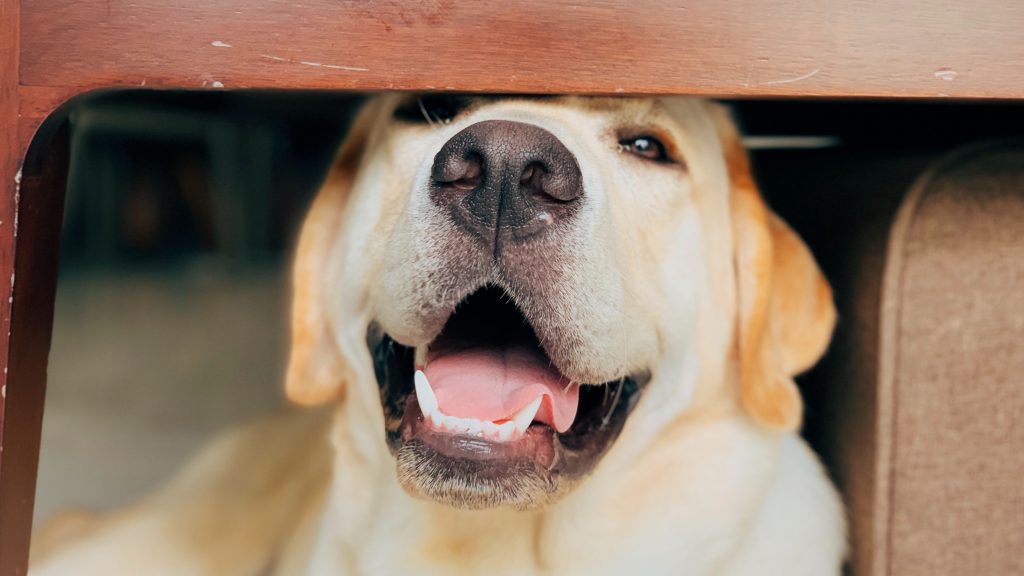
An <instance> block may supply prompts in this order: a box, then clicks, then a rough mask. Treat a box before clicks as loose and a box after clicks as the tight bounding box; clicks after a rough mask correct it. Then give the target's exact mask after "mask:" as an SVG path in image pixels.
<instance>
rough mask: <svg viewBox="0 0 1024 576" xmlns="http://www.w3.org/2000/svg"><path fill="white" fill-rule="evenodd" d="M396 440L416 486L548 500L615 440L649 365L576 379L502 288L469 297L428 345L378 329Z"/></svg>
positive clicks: (523, 503)
mask: <svg viewBox="0 0 1024 576" xmlns="http://www.w3.org/2000/svg"><path fill="white" fill-rule="evenodd" d="M370 344H371V346H372V349H373V351H374V360H375V369H376V372H377V380H378V382H379V384H380V387H381V400H382V403H383V406H384V414H385V419H386V427H387V438H388V444H389V446H390V447H391V449H392V451H393V452H394V454H395V455H396V457H397V459H398V468H399V479H400V481H401V482H402V484H403V486H405V488H406V489H407V490H410V491H411V492H413V493H415V494H418V495H422V496H426V497H430V498H433V499H435V500H439V501H442V502H445V503H447V504H450V505H453V506H458V507H462V508H486V507H492V506H500V505H510V506H513V507H515V508H520V509H525V508H532V507H536V506H540V505H543V504H544V503H546V502H547V501H550V500H551V499H552V498H553V497H556V496H558V495H559V494H561V493H564V492H565V491H566V490H567V489H568V488H570V487H571V486H572V485H573V484H574V482H575V481H576V480H578V479H579V478H580V477H582V476H584V475H585V474H586V473H587V472H589V471H590V470H591V469H592V468H593V467H594V466H595V465H596V464H597V462H598V461H599V460H600V457H601V456H602V455H603V454H604V452H605V451H606V450H607V449H608V448H609V447H610V446H611V444H612V442H613V440H614V439H615V438H616V436H618V434H619V432H620V431H621V430H622V426H623V424H624V423H625V420H626V417H627V415H628V414H629V412H630V410H631V409H632V407H633V405H634V404H635V402H636V400H637V398H638V392H639V391H640V388H641V387H642V385H643V384H644V382H645V381H646V376H640V377H627V378H622V379H617V380H614V381H611V382H606V383H581V382H573V381H571V380H569V379H567V378H566V377H564V376H563V375H562V374H561V373H560V372H559V370H558V368H557V366H556V363H555V362H554V361H552V359H551V358H549V356H548V355H547V354H546V353H545V351H544V348H543V347H542V346H541V344H540V342H539V340H538V338H537V336H536V334H535V333H534V330H533V328H532V327H531V326H530V323H529V322H528V321H527V319H526V318H525V317H524V315H523V314H522V313H521V312H520V310H519V309H518V307H517V306H516V305H515V303H514V302H513V300H512V299H511V298H510V297H509V296H508V295H507V294H506V293H505V292H504V291H503V290H501V289H499V288H496V287H491V286H488V287H484V288H482V289H480V290H478V291H476V292H475V293H473V294H472V295H471V296H469V297H468V298H466V299H465V300H463V301H462V303H460V304H459V305H458V306H457V307H456V310H455V312H454V313H453V314H451V316H450V317H449V318H448V321H447V323H446V324H445V327H444V329H443V331H442V333H441V335H440V336H438V337H437V338H436V339H435V340H434V341H433V342H431V343H430V345H429V346H426V347H419V348H417V349H415V350H414V349H412V348H410V347H406V346H402V345H400V344H398V343H397V342H395V341H394V340H392V339H391V338H390V337H389V336H387V335H386V334H381V333H379V331H377V334H376V335H374V330H371V336H370Z"/></svg>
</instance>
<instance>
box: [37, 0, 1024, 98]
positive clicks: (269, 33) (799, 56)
mask: <svg viewBox="0 0 1024 576" xmlns="http://www.w3.org/2000/svg"><path fill="white" fill-rule="evenodd" d="M22 10H23V14H22V18H23V23H24V33H23V45H22V68H21V80H22V83H23V84H25V85H29V86H77V87H84V88H92V87H101V86H103V87H106V86H150V87H152V86H165V87H180V88H199V87H203V86H206V87H209V86H224V87H226V88H243V87H275V88H289V87H311V88H339V89H354V90H381V89H415V90H422V89H441V90H460V91H488V92H556V93H569V92H572V93H579V92H588V93H691V94H706V95H729V96H792V95H801V96H804V95H818V96H824V95H829V96H899V97H944V96H950V97H961V98H1019V97H1022V96H1024V3H1022V2H1019V1H1017V0H975V1H970V0H961V1H950V2H941V3H909V2H907V3H893V2H889V1H887V0H732V1H730V2H720V1H717V0H691V1H689V2H659V1H648V2H636V1H631V0H596V1H592V2H586V3H582V2H577V1H569V0H520V1H518V2H485V1H462V2H459V1H456V0H423V1H420V2H399V1H385V0H379V1H373V2H367V1H358V0H343V1H339V0H307V1H305V2H301V3H293V2H285V1H282V0H219V1H218V2H207V1H205V0H179V1H177V2H166V1H165V0H32V2H26V3H25V6H24V7H23V9H22Z"/></svg>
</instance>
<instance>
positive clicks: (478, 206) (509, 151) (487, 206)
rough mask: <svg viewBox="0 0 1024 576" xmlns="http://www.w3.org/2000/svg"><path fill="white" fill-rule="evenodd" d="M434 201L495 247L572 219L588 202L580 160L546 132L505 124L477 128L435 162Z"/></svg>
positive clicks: (460, 135) (463, 133)
mask: <svg viewBox="0 0 1024 576" xmlns="http://www.w3.org/2000/svg"><path fill="white" fill-rule="evenodd" d="M431 177H432V183H431V191H430V194H431V199H432V200H433V201H434V203H436V204H437V205H438V206H442V207H444V208H446V209H447V210H448V211H449V213H450V214H451V217H452V219H453V220H454V222H455V223H456V224H457V225H458V226H460V227H462V228H464V229H465V230H466V231H467V232H470V233H472V234H473V235H475V236H477V237H479V238H480V239H482V240H484V241H485V242H487V243H488V245H491V243H494V242H497V243H498V244H499V245H500V243H501V242H502V241H506V240H523V239H526V238H530V237H532V236H535V235H537V234H540V233H541V232H544V231H545V230H549V229H551V228H552V227H553V226H554V225H555V224H557V223H559V222H561V221H563V220H565V219H567V218H569V217H570V216H572V214H573V213H574V212H575V211H576V209H577V207H578V204H579V200H580V198H581V197H582V196H583V177H582V175H581V174H580V166H579V164H578V163H577V162H576V158H575V157H574V156H573V155H572V153H571V152H569V150H568V149H567V148H566V147H565V145H564V144H562V142H561V141H559V140H558V138H556V137H555V135H554V134H552V133H550V132H548V131H547V130H545V129H543V128H541V127H539V126H534V125H532V124H524V123H522V122H511V121H507V120H487V121H484V122H478V123H476V124H473V125H472V126H470V127H468V128H466V129H465V130H463V131H461V132H459V133H458V134H456V135H455V136H453V137H452V139H451V140H449V141H448V142H446V143H445V145H444V146H442V147H441V151H440V152H438V153H437V156H435V157H434V167H433V170H432V171H431Z"/></svg>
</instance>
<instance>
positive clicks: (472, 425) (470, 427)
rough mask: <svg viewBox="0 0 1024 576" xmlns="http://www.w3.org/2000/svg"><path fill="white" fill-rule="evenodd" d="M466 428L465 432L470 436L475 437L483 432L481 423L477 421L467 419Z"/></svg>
mask: <svg viewBox="0 0 1024 576" xmlns="http://www.w3.org/2000/svg"><path fill="white" fill-rule="evenodd" d="M466 426H467V430H466V431H467V432H469V433H470V434H474V435H476V436H479V435H480V433H481V432H483V422H481V421H479V420H473V419H468V420H467V423H466Z"/></svg>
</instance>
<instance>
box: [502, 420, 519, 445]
mask: <svg viewBox="0 0 1024 576" xmlns="http://www.w3.org/2000/svg"><path fill="white" fill-rule="evenodd" d="M515 431H516V425H515V424H514V423H513V422H512V421H511V420H509V421H508V422H505V423H504V424H502V425H501V426H498V440H502V441H504V440H511V439H512V434H514V433H515Z"/></svg>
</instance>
